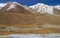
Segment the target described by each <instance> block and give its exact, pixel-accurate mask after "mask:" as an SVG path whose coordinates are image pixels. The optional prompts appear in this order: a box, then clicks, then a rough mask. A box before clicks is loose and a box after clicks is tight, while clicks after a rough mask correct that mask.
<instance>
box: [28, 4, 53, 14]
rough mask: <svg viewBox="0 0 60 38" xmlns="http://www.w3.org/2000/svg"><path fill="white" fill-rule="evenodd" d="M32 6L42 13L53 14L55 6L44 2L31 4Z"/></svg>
mask: <svg viewBox="0 0 60 38" xmlns="http://www.w3.org/2000/svg"><path fill="white" fill-rule="evenodd" d="M29 7H30V8H32V9H34V10H37V11H38V12H41V13H48V14H53V13H52V12H53V7H52V6H48V5H46V4H43V3H38V4H36V5H33V6H29Z"/></svg>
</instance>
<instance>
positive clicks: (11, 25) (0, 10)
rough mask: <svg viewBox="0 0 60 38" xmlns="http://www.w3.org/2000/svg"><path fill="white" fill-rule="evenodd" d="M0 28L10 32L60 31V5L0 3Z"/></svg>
mask: <svg viewBox="0 0 60 38" xmlns="http://www.w3.org/2000/svg"><path fill="white" fill-rule="evenodd" d="M52 28H53V29H52ZM0 29H1V30H0V31H5V32H9V33H10V32H13V33H15V32H16V33H17V32H18V33H60V6H59V5H58V6H48V5H46V4H43V3H38V4H36V5H33V6H26V5H21V4H19V3H17V2H8V3H0ZM3 33H4V32H3Z"/></svg>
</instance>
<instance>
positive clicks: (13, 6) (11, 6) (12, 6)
mask: <svg viewBox="0 0 60 38" xmlns="http://www.w3.org/2000/svg"><path fill="white" fill-rule="evenodd" d="M15 6H16V5H15V4H14V3H12V4H10V7H9V8H8V9H7V11H8V10H10V9H12V8H15Z"/></svg>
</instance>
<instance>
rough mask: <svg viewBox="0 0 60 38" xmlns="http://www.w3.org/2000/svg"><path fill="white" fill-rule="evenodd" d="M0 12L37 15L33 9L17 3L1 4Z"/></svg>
mask: <svg viewBox="0 0 60 38" xmlns="http://www.w3.org/2000/svg"><path fill="white" fill-rule="evenodd" d="M0 5H1V6H0V12H16V13H17V12H18V13H19V12H20V13H35V11H33V10H32V9H31V8H29V7H28V6H25V5H21V4H19V3H17V2H8V3H2V4H1V3H0Z"/></svg>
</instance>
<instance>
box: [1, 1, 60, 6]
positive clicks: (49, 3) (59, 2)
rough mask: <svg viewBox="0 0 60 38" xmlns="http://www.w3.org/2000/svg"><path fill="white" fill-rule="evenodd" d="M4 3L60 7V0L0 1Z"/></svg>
mask: <svg viewBox="0 0 60 38" xmlns="http://www.w3.org/2000/svg"><path fill="white" fill-rule="evenodd" d="M6 2H18V3H20V4H23V5H27V6H30V5H34V4H37V3H44V4H47V5H52V6H54V5H60V0H0V3H6Z"/></svg>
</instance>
